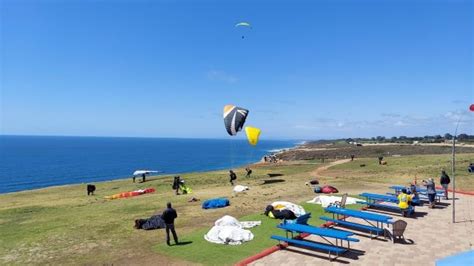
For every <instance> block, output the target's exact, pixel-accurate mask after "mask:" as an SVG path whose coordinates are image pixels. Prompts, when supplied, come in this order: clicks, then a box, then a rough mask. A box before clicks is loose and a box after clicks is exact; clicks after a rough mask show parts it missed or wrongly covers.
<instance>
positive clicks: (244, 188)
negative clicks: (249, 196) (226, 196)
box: [234, 185, 249, 193]
mask: <svg viewBox="0 0 474 266" xmlns="http://www.w3.org/2000/svg"><path fill="white" fill-rule="evenodd" d="M248 189H249V187H247V186H242V185H237V186H235V187H234V192H235V193H239V192H243V191H245V190H248Z"/></svg>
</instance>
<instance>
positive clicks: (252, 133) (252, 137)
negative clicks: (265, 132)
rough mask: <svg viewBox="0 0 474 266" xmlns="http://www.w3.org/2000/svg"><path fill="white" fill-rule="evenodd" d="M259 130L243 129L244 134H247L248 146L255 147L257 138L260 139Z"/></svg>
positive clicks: (252, 128) (253, 128)
mask: <svg viewBox="0 0 474 266" xmlns="http://www.w3.org/2000/svg"><path fill="white" fill-rule="evenodd" d="M260 132H261V131H260V129H258V128H255V127H245V133H247V140H248V141H249V143H250V145H253V146H255V145H257V143H258V138H259V137H260Z"/></svg>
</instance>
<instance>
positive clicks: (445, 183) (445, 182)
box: [439, 170, 451, 199]
mask: <svg viewBox="0 0 474 266" xmlns="http://www.w3.org/2000/svg"><path fill="white" fill-rule="evenodd" d="M439 183H440V184H441V186H442V187H443V190H444V197H445V198H446V199H448V186H449V183H451V179H450V178H449V176H448V174H446V171H444V170H442V171H441V177H440V178H439Z"/></svg>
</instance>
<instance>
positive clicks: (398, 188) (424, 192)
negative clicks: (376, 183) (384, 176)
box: [389, 185, 444, 202]
mask: <svg viewBox="0 0 474 266" xmlns="http://www.w3.org/2000/svg"><path fill="white" fill-rule="evenodd" d="M389 188H390V189H393V190H395V194H399V193H400V192H401V191H402V189H404V188H405V189H408V188H407V187H405V186H400V185H396V186H391V187H389ZM416 192H417V193H418V195H420V196H423V197H424V198H423V199H424V200H426V199H427V198H428V193H427V189H426V188H422V187H416ZM442 197H444V190H439V189H437V190H436V197H435V200H436V201H437V202H440V201H441V198H442ZM420 198H421V197H420Z"/></svg>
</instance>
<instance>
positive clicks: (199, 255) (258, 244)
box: [155, 203, 361, 265]
mask: <svg viewBox="0 0 474 266" xmlns="http://www.w3.org/2000/svg"><path fill="white" fill-rule="evenodd" d="M301 205H302V206H303V207H304V209H305V210H306V212H310V213H311V217H312V218H311V219H309V221H308V223H309V224H310V225H313V226H320V225H321V224H323V221H322V220H320V219H319V216H322V215H324V209H323V208H322V207H321V205H317V204H311V203H302V204H301ZM360 206H361V205H348V206H347V207H348V208H352V209H356V208H360ZM239 220H240V221H262V224H261V225H259V226H257V227H254V228H251V229H249V230H250V231H251V232H252V233H253V234H254V239H253V240H251V241H249V242H246V243H243V244H241V245H236V246H231V245H221V244H214V243H209V242H207V241H206V240H205V239H204V235H205V234H206V233H207V232H208V231H209V230H210V229H211V227H212V225H210V226H209V227H208V228H201V229H199V230H197V231H195V232H193V233H190V234H185V235H183V236H182V237H180V241H184V242H186V241H190V242H192V243H191V244H188V245H182V246H167V245H166V244H165V243H161V244H159V245H156V247H155V249H156V251H157V252H160V253H162V254H165V255H167V256H172V257H178V258H181V259H183V260H186V261H191V262H195V263H201V264H204V265H232V264H235V263H236V262H238V261H241V260H243V259H245V258H248V257H250V256H252V255H255V254H257V253H259V252H260V251H263V250H265V249H267V248H269V247H272V246H275V245H276V244H277V241H275V240H272V239H270V236H271V235H281V236H285V232H284V231H283V230H280V229H278V228H276V226H277V225H278V224H279V223H280V222H281V221H280V220H277V219H271V218H269V217H267V216H265V215H263V214H252V215H247V216H244V217H242V218H240V219H239ZM178 235H179V232H178Z"/></svg>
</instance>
